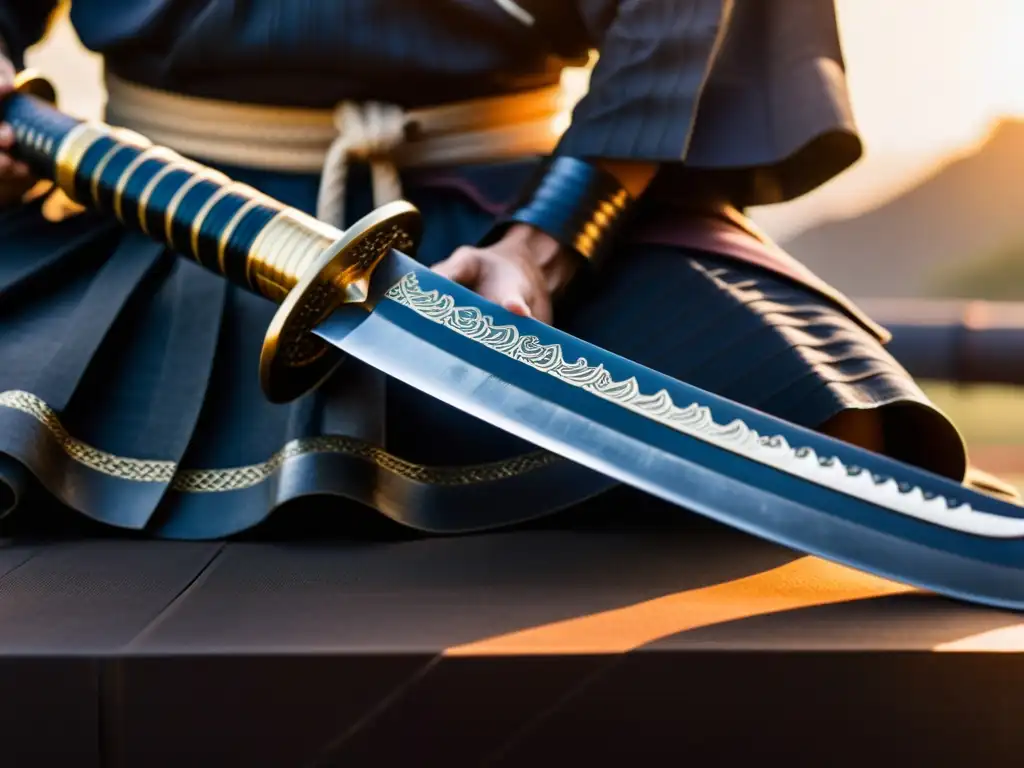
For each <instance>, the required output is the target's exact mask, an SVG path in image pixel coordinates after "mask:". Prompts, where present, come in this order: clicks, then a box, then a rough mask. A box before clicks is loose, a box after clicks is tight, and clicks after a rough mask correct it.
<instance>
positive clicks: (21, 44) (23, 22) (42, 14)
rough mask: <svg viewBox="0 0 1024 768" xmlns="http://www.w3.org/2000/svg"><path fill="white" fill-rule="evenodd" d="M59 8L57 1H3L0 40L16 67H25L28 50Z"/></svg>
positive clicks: (0, 11) (0, 2) (0, 1)
mask: <svg viewBox="0 0 1024 768" xmlns="http://www.w3.org/2000/svg"><path fill="white" fill-rule="evenodd" d="M56 7H57V0H0V41H2V48H3V51H4V53H6V55H7V56H9V57H10V58H11V60H12V61H13V62H14V66H15V67H17V68H18V69H21V68H22V67H23V66H24V64H25V50H26V49H27V48H28V47H29V46H31V45H33V44H34V43H37V42H38V41H39V39H40V38H41V37H42V36H43V33H44V32H45V31H46V25H47V22H48V21H49V19H50V16H51V15H52V14H53V12H54V10H55V9H56Z"/></svg>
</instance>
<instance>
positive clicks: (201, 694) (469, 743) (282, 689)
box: [0, 514, 1024, 768]
mask: <svg viewBox="0 0 1024 768" xmlns="http://www.w3.org/2000/svg"><path fill="white" fill-rule="evenodd" d="M0 574H2V575H0V702H2V703H0V744H2V745H3V746H2V747H0V751H2V754H3V755H4V759H3V760H2V762H0V765H4V766H11V767H12V768H14V767H17V768H21V767H22V766H36V765H62V766H70V765H74V766H76V767H80V768H89V767H91V766H117V767H118V768H123V767H125V766H145V767H146V768H161V767H162V766H176V767H177V766H184V765H187V766H189V767H190V768H200V767H201V766H215V765H216V766H224V765H239V766H246V768H259V767H261V766H268V767H270V766H273V767H274V768H282V767H285V766H307V765H308V766H321V765H324V766H327V765H330V766H370V765H372V766H391V765H395V766H421V765H422V766H426V765H438V766H446V767H447V768H452V767H453V766H464V765H465V766H470V765H473V766H475V765H500V766H507V765H529V766H538V765H539V766H544V765H559V766H567V765H623V766H626V765H630V766H632V765H638V766H640V765H645V766H646V765H681V766H682V765H687V766H689V765H695V766H704V765H739V764H747V761H749V760H750V759H752V758H754V759H758V760H763V759H765V758H769V757H771V758H776V759H778V760H780V761H781V760H784V761H785V763H782V762H779V763H778V764H780V765H781V764H785V765H787V766H793V765H815V766H824V765H829V766H834V765H864V764H871V765H890V764H893V765H924V764H927V765H930V766H935V765H968V764H971V765H985V766H993V765H1003V764H1006V765H1011V764H1012V765H1016V764H1019V758H1020V755H1021V748H1022V746H1024V737H1022V736H1021V728H1020V723H1021V718H1022V716H1024V714H1022V713H1024V657H1022V656H1021V655H1020V654H1019V653H1018V651H1020V650H1021V649H1024V617H1021V616H1019V615H1015V614H1012V613H1006V612H1000V611H995V610H986V609H980V608H974V607H969V606H966V605H960V604H956V603H952V602H949V601H947V600H944V599H940V598H937V597H934V596H931V595H927V594H921V593H917V592H913V591H911V590H908V589H906V588H904V587H902V586H900V585H897V584H893V583H890V582H885V581H882V580H879V579H874V578H871V577H867V576H864V575H861V574H858V573H855V572H851V571H849V570H846V569H844V568H840V567H836V566H832V565H830V564H827V563H824V562H821V561H818V560H814V559H811V558H806V557H801V556H797V555H794V554H792V553H790V552H787V551H785V550H782V549H779V548H776V547H773V546H768V545H765V544H762V543H760V542H758V541H756V540H753V539H751V538H748V537H746V536H743V535H739V534H734V533H732V532H730V531H727V530H724V529H722V528H719V527H716V526H712V525H709V524H705V523H698V522H695V521H694V520H693V519H692V518H690V517H688V516H686V515H683V514H680V515H678V522H675V523H668V522H666V521H665V520H662V521H660V522H658V524H656V525H655V524H645V525H629V526H625V525H615V524H602V525H595V526H592V527H589V528H586V527H585V528H584V529H582V530H567V529H560V528H559V527H558V526H557V525H556V526H549V527H547V528H537V529H533V530H525V531H518V532H511V533H503V534H497V535H486V536H479V537H471V538H462V539H449V540H427V541H398V542H388V543H375V542H373V541H333V542H321V543H315V544H308V543H287V544H269V543H258V542H257V543H235V544H227V545H222V544H178V543H156V542H139V541H102V540H92V541H64V542H53V543H48V544H30V543H18V542H10V541H8V542H6V543H5V544H4V546H3V547H2V548H0Z"/></svg>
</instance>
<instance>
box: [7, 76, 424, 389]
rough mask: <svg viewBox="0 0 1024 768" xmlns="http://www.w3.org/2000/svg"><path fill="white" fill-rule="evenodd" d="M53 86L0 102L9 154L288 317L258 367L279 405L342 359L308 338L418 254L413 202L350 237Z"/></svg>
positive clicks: (39, 82) (35, 86)
mask: <svg viewBox="0 0 1024 768" xmlns="http://www.w3.org/2000/svg"><path fill="white" fill-rule="evenodd" d="M54 101H55V96H54V90H53V88H52V86H50V85H49V83H47V81H45V80H43V79H42V78H39V77H37V76H35V75H32V74H31V73H22V74H21V75H20V76H19V78H18V81H17V83H16V93H15V94H13V95H11V96H9V97H7V98H6V99H5V100H4V101H3V102H2V103H0V120H2V121H4V122H7V123H9V124H10V125H11V127H12V128H13V129H14V135H15V145H14V149H13V151H12V154H13V155H14V156H15V157H17V158H18V159H20V160H22V161H24V162H25V163H27V164H28V165H29V166H30V167H31V168H32V170H33V171H34V172H35V173H36V174H37V175H39V176H40V177H41V178H46V179H50V180H52V181H53V182H54V183H55V184H56V186H57V187H58V188H60V189H61V190H62V191H63V192H64V193H65V194H66V195H67V196H68V197H69V198H71V199H72V200H74V201H75V202H77V203H79V204H80V205H83V206H85V207H86V208H90V209H92V210H95V211H98V212H101V213H108V214H112V215H114V216H115V217H116V218H117V220H118V221H120V222H121V223H122V224H123V225H124V226H125V227H127V228H129V229H133V230H137V231H141V232H143V233H145V234H146V235H148V236H149V237H150V238H152V239H154V240H156V241H158V242H160V243H163V244H165V245H167V246H168V247H169V248H170V249H172V250H174V251H176V252H178V253H180V254H183V255H187V256H191V257H192V258H194V259H195V260H196V261H197V262H199V264H201V265H202V266H204V267H205V268H207V269H209V270H212V271H214V272H216V273H218V274H220V275H222V276H224V277H225V278H227V279H228V280H229V281H231V282H232V283H234V284H236V285H240V286H242V287H244V288H247V289H249V290H251V291H254V292H256V293H259V294H261V295H263V296H265V297H266V298H268V299H270V300H271V301H273V302H275V303H276V304H279V305H280V307H279V309H278V311H277V313H276V315H275V316H274V320H273V322H272V323H271V325H270V328H269V329H268V331H267V334H266V337H265V339H264V343H263V351H262V354H261V357H260V383H261V385H262V387H263V391H264V393H265V394H266V396H267V397H268V399H270V400H271V401H273V402H287V401H289V400H292V399H294V398H296V397H298V396H300V395H302V394H304V393H305V392H307V391H309V390H311V389H313V388H315V387H316V386H318V385H319V384H320V383H321V382H322V381H323V380H324V379H325V378H326V377H327V376H328V375H330V373H331V372H332V371H333V370H334V369H335V368H336V367H337V365H338V364H340V362H341V361H342V359H343V356H342V354H341V353H340V352H338V351H337V350H336V349H334V348H333V347H331V346H330V345H328V344H326V343H325V342H323V341H322V340H320V339H319V338H318V337H316V336H314V335H313V334H312V333H311V332H310V331H311V329H312V328H314V327H315V326H316V325H317V324H318V323H320V322H321V321H322V320H323V319H325V318H326V317H327V316H328V315H329V314H330V313H331V312H333V311H334V310H335V309H336V308H337V307H338V306H340V305H341V304H345V303H361V302H364V301H365V300H366V298H367V295H368V290H369V280H370V277H371V275H372V273H373V270H374V268H375V267H376V266H377V264H378V263H379V262H380V260H381V259H382V258H383V257H384V256H385V255H386V254H387V253H388V252H389V251H390V250H391V249H392V248H397V249H399V250H403V251H409V250H411V249H412V248H414V247H415V245H416V244H417V241H418V240H419V235H420V215H419V212H418V211H417V209H416V208H415V207H414V206H412V205H411V204H409V203H407V202H404V201H403V202H397V203H392V204H390V205H386V206H383V207H381V208H378V209H377V210H376V211H374V212H373V213H371V214H370V215H368V216H366V217H365V218H363V219H362V220H360V221H359V222H357V223H356V224H355V225H354V226H352V227H351V228H349V229H347V230H345V231H344V232H343V231H341V230H339V229H337V228H335V227H332V226H330V225H328V224H325V223H323V222H321V221H318V220H317V219H316V218H314V217H312V216H309V215H307V214H305V213H303V212H302V211H299V210H297V209H295V208H291V207H288V206H286V205H284V204H283V203H281V202H279V201H277V200H274V199H273V198H271V197H269V196H267V195H264V194H262V193H261V192H259V191H258V190H256V189H253V188H252V187H249V186H246V185H244V184H240V183H238V182H235V181H232V180H231V179H230V178H228V177H227V176H226V175H224V174H223V173H220V172H219V171H215V170H213V169H212V168H208V167H206V166H204V165H202V164H200V163H197V162H195V161H192V160H189V159H186V158H184V157H182V156H181V155H179V154H177V153H176V152H173V151H172V150H170V149H168V148H167V147H161V146H157V145H154V144H153V143H152V142H150V141H149V140H148V139H146V138H145V137H143V136H140V135H138V134H136V133H134V132H131V131H127V130H124V129H120V128H115V127H112V126H110V125H106V124H104V123H100V122H94V121H83V120H79V119H77V118H74V117H72V116H70V115H67V114H65V113H63V112H61V111H60V110H58V109H57V108H56V107H55V106H53V102H54Z"/></svg>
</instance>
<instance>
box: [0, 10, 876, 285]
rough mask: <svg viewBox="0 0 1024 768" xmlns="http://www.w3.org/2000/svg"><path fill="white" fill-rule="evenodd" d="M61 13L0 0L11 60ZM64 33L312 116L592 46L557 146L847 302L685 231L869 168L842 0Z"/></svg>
mask: <svg viewBox="0 0 1024 768" xmlns="http://www.w3.org/2000/svg"><path fill="white" fill-rule="evenodd" d="M55 5H56V2H55V0H0V35H2V37H3V39H4V40H6V42H7V46H8V48H9V49H10V53H11V55H12V57H13V58H14V59H15V63H16V64H17V63H20V61H21V59H22V57H23V55H24V51H25V49H26V48H27V47H28V46H30V45H31V44H33V43H34V42H35V41H37V40H38V39H39V38H40V37H41V36H42V35H43V34H44V32H45V27H46V23H47V19H48V17H49V16H50V14H51V13H52V12H53V9H54V6H55ZM71 20H72V22H73V24H74V26H75V28H76V30H77V32H78V34H79V36H80V38H81V40H82V42H83V43H84V45H85V46H86V47H87V48H89V49H91V50H93V51H96V52H98V53H100V54H102V55H103V56H104V58H105V61H106V65H107V67H108V68H109V69H110V70H111V71H112V72H113V73H115V74H118V75H120V76H121V77H123V78H125V79H128V80H133V81H136V82H140V83H143V84H146V85H150V86H153V87H157V88H161V89H165V90H171V91H177V92H181V93H186V94H191V95H195V96H205V97H212V98H222V99H229V100H234V101H250V102H256V103H271V104H282V105H293V106H307V107H329V106H333V105H334V104H336V103H337V102H339V101H342V100H362V99H373V100H377V101H390V102H393V103H396V104H399V105H402V106H405V107H417V106H430V105H437V104H441V103H445V102H451V101H460V100H464V99H469V98H476V97H481V96H488V95H495V94H500V93H507V92H511V91H515V90H520V89H526V88H531V87H537V86H541V85H546V84H550V83H554V82H557V80H558V78H559V73H560V72H561V70H562V69H563V68H564V67H566V66H571V65H576V64H580V63H582V62H584V61H586V60H587V58H588V55H589V53H590V52H591V51H593V50H596V51H598V53H599V60H598V63H597V65H596V67H595V69H594V71H593V75H592V78H591V83H590V88H589V91H588V93H587V95H586V96H585V97H584V98H583V99H582V100H581V101H580V102H579V104H577V105H576V107H575V110H574V112H573V115H572V122H571V125H570V127H569V128H568V130H567V131H566V133H565V134H564V135H563V136H562V138H561V141H560V142H559V144H558V147H557V150H556V151H557V152H558V153H561V154H566V155H572V156H577V157H602V158H617V159H636V160H643V161H656V162H659V163H663V164H664V165H663V168H662V171H661V172H660V173H659V175H658V178H657V179H656V180H655V182H654V184H653V185H652V188H651V189H650V190H649V191H648V193H647V195H646V196H645V198H646V199H645V203H647V205H646V208H647V210H646V212H645V213H646V214H649V215H645V216H644V218H646V219H647V220H648V221H649V224H650V226H646V225H645V227H640V229H638V231H639V232H641V234H642V232H644V231H646V232H647V233H648V235H647V237H648V239H650V238H654V239H657V240H660V241H662V242H665V241H671V242H677V243H679V244H684V245H691V246H692V245H696V246H698V247H701V246H704V247H706V248H707V249H710V250H717V251H719V252H722V253H725V254H727V255H733V256H736V257H738V258H743V259H746V260H748V261H755V262H760V263H764V264H766V265H767V266H769V267H770V268H772V269H775V270H776V271H779V272H782V273H784V274H787V275H789V276H790V277H794V278H796V279H798V280H800V281H801V282H804V283H806V284H810V285H812V286H814V287H817V288H819V289H821V290H822V291H825V292H830V293H831V294H832V295H833V296H834V295H835V294H834V292H831V291H830V289H828V287H827V286H824V285H822V284H821V283H820V281H816V279H815V278H814V276H813V275H810V274H809V273H808V272H807V271H806V270H803V269H802V268H801V267H800V265H798V264H796V263H795V262H793V261H792V260H791V259H787V257H785V255H784V254H781V253H779V252H775V251H772V249H771V248H770V247H768V246H766V247H765V249H761V248H760V246H759V245H757V240H756V237H754V236H753V235H751V234H750V233H746V235H745V236H743V237H740V238H739V240H737V239H736V229H735V225H734V223H733V224H729V225H727V227H726V229H725V230H723V231H722V234H723V235H724V237H718V238H717V239H716V237H717V236H716V235H714V233H713V232H712V231H711V230H708V229H707V228H703V229H700V228H698V229H692V228H691V229H690V230H687V229H686V228H685V227H682V226H673V224H672V222H678V221H680V220H681V216H682V215H683V214H684V213H685V212H687V211H690V212H692V211H693V210H694V209H702V208H705V207H706V202H707V200H709V199H715V200H719V199H722V200H726V201H727V202H728V203H729V204H731V205H734V206H736V207H737V208H740V209H742V208H743V207H746V206H749V205H763V204H768V203H774V202H780V201H784V200H788V199H792V198H794V197H797V196H799V195H802V194H804V193H806V192H809V191H810V190H812V189H814V188H816V187H818V186H819V185H821V184H822V183H824V182H825V181H827V180H829V179H830V178H832V177H833V176H835V175H836V174H837V173H839V172H840V171H842V170H843V169H845V168H846V167H848V166H849V165H850V164H852V163H853V162H854V161H855V160H857V159H858V157H859V156H860V152H861V144H860V141H859V139H858V136H857V133H856V130H855V127H854V124H853V120H852V117H851V114H850V106H849V101H848V97H847V91H846V79H845V73H844V65H843V59H842V53H841V49H840V44H839V38H838V32H837V24H836V15H835V9H834V6H833V0H515V1H513V0H245V1H244V2H242V0H204V1H203V2H200V1H199V0H74V2H73V4H72V6H71ZM446 178H447V179H448V180H449V181H450V182H451V183H453V184H458V185H461V186H463V187H464V188H466V189H467V190H469V191H471V192H473V191H474V190H475V193H476V194H477V195H478V197H481V198H487V197H488V196H490V198H491V199H484V200H483V202H484V203H486V204H489V205H491V206H493V207H495V208H496V209H497V208H500V207H501V206H502V205H504V204H506V203H507V202H508V201H509V200H510V199H511V198H512V197H514V196H515V191H516V189H515V185H514V184H511V185H506V186H505V188H506V189H507V191H508V194H507V195H502V194H499V195H498V197H507V198H508V200H496V199H493V198H494V197H495V192H494V190H495V189H502V185H501V184H497V185H496V184H494V183H487V184H475V185H474V183H473V179H472V174H467V173H461V172H459V170H458V169H456V170H455V171H454V172H452V173H449V174H448V175H447V177H446ZM485 189H486V190H487V191H486V193H485V192H484V191H483V190H485ZM717 223H718V224H721V223H722V222H721V220H719V221H718V222H717ZM712 229H713V228H712ZM651 233H657V234H651ZM701 238H710V240H706V239H705V240H702V239H701Z"/></svg>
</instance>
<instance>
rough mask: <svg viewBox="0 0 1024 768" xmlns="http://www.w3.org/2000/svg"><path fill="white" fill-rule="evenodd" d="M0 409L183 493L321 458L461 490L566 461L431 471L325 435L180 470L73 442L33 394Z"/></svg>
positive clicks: (116, 467)
mask: <svg viewBox="0 0 1024 768" xmlns="http://www.w3.org/2000/svg"><path fill="white" fill-rule="evenodd" d="M0 407H3V408H11V409H13V410H17V411H21V412H22V413H25V414H28V415H29V416H32V417H33V418H35V419H36V420H37V421H39V422H40V423H41V424H42V425H43V426H44V427H46V429H47V430H49V432H50V434H51V435H53V437H54V438H55V439H56V440H57V442H58V443H59V444H60V447H61V448H62V449H63V451H64V452H65V453H66V454H67V455H68V457H70V458H71V459H73V460H74V461H76V462H78V463H79V464H82V465H83V466H85V467H88V468H89V469H92V470H94V471H96V472H102V473H103V474H105V475H109V476H111V477H116V478H117V479H119V480H129V481H132V482H139V483H167V484H169V486H170V489H171V490H173V491H177V492H179V493H223V492H225V491H239V490H244V489H245V488H251V487H252V486H254V485H259V484H260V483H262V482H263V481H264V480H266V479H267V478H269V477H270V476H271V475H273V474H274V472H276V471H277V470H278V469H280V468H281V466H282V465H283V464H284V463H285V462H286V461H288V460H289V459H294V458H298V457H301V456H309V455H312V454H316V453H336V454H341V455H345V456H351V457H354V458H358V459H363V460H364V461H366V462H368V463H371V464H373V465H375V466H376V467H378V468H380V469H383V470H385V471H387V472H390V473H392V474H395V475H398V476H400V477H404V478H406V479H408V480H414V481H416V482H421V483H425V484H428V485H443V486H458V485H474V484H477V483H487V482H492V481H495V480H503V479H508V478H512V477H516V476H518V475H523V474H526V473H528V472H532V471H534V470H537V469H541V468H543V467H546V466H550V465H551V464H554V463H556V462H557V461H560V460H561V459H560V458H559V457H558V456H556V455H554V454H551V453H548V452H546V451H535V452H533V453H528V454H524V455H522V456H516V457H514V458H511V459H506V460H504V461H497V462H492V463H489V464H474V465H468V466H461V467H428V466H424V465H422V464H414V463H412V462H409V461H405V460H404V459H400V458H398V457H397V456H393V455H392V454H390V453H388V452H387V451H384V450H382V449H380V448H378V447H376V446H373V445H369V444H367V443H364V442H361V441H358V440H353V439H351V438H346V437H340V436H333V435H325V436H320V437H311V438H302V439H298V440H292V441H291V442H289V443H287V444H286V445H285V446H284V447H283V448H282V449H281V450H280V451H278V452H277V453H275V454H274V455H273V456H271V457H270V458H269V459H268V460H267V461H264V462H260V463H258V464H250V465H247V466H241V467H229V468H226V469H181V470H179V469H178V465H177V464H176V463H175V462H173V461H159V460H149V459H134V458H128V457H124V456H116V455H114V454H112V453H107V452H106V451H101V450H99V449H98V448H94V447H92V446H90V445H87V444H86V443H84V442H82V441H81V440H78V439H76V438H74V437H72V436H71V435H70V434H69V433H68V431H67V430H66V429H65V428H64V425H63V424H61V423H60V419H59V418H58V416H57V414H56V412H54V410H53V409H52V408H50V406H48V405H47V404H46V403H45V402H43V401H42V400H41V399H39V398H38V397H36V396H35V395H33V394H31V393H30V392H22V391H18V390H14V391H9V392H0Z"/></svg>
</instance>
